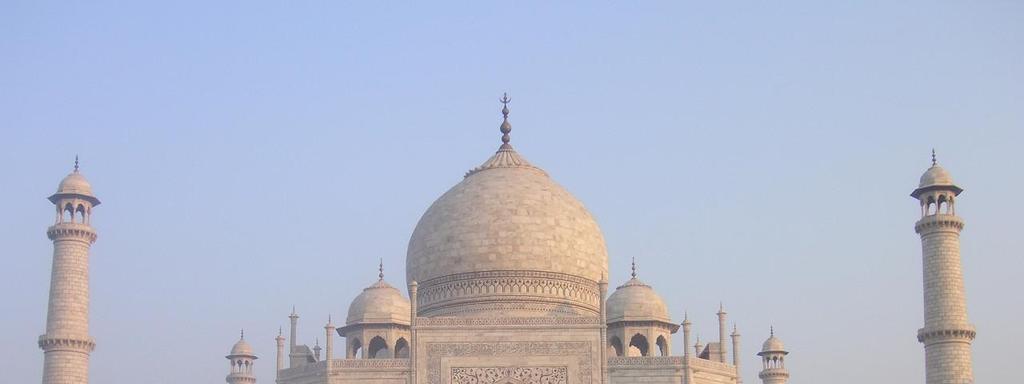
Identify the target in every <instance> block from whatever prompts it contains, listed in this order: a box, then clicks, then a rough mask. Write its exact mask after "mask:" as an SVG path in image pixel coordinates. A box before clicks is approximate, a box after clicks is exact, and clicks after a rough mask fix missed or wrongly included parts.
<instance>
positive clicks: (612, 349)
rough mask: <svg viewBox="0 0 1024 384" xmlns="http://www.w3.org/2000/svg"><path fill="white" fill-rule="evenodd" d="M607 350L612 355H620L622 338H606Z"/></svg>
mask: <svg viewBox="0 0 1024 384" xmlns="http://www.w3.org/2000/svg"><path fill="white" fill-rule="evenodd" d="M608 352H609V353H611V354H612V355H613V356H622V340H619V337H618V336H612V338H611V340H608Z"/></svg>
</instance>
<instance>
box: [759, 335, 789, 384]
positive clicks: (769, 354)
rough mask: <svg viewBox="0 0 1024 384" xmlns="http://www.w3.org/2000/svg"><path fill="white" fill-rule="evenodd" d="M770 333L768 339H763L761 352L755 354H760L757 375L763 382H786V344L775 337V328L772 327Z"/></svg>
mask: <svg viewBox="0 0 1024 384" xmlns="http://www.w3.org/2000/svg"><path fill="white" fill-rule="evenodd" d="M771 331H772V335H771V337H769V338H768V340H765V341H764V345H762V346H761V352H758V353H757V355H758V356H761V362H762V364H763V365H762V368H761V373H759V374H758V375H757V377H760V378H761V381H762V382H763V383H764V384H786V382H787V381H789V370H788V369H786V355H788V354H789V352H786V346H785V345H784V344H782V340H779V338H778V337H775V328H772V330H771Z"/></svg>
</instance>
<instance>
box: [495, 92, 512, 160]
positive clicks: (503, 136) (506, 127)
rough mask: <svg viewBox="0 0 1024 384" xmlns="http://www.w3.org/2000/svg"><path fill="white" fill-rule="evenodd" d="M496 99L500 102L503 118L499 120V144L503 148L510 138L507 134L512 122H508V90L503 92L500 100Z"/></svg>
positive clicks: (509, 99) (510, 129) (509, 100)
mask: <svg viewBox="0 0 1024 384" xmlns="http://www.w3.org/2000/svg"><path fill="white" fill-rule="evenodd" d="M498 101H500V102H501V104H502V106H501V115H502V116H504V119H503V120H502V122H501V143H502V144H501V146H502V148H504V147H506V146H508V145H509V143H508V142H509V141H511V140H512V138H511V137H509V135H508V134H509V133H510V132H512V124H511V123H509V122H508V112H509V110H508V103H510V102H512V99H511V98H510V97H508V92H505V94H504V95H502V97H501V100H498Z"/></svg>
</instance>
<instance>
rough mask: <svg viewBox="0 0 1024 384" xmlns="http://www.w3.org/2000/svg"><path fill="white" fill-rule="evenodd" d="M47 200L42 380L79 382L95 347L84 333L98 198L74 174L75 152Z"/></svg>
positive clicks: (86, 376)
mask: <svg viewBox="0 0 1024 384" xmlns="http://www.w3.org/2000/svg"><path fill="white" fill-rule="evenodd" d="M49 199H50V202H52V203H53V204H54V206H55V207H56V209H55V212H56V219H55V220H54V224H53V226H51V227H50V228H49V229H47V231H46V236H47V237H49V238H50V240H52V241H53V267H52V269H51V274H50V301H49V307H48V308H47V312H46V333H45V334H43V335H42V336H39V348H42V350H43V384H85V383H88V382H89V354H90V353H91V352H92V350H93V349H94V348H95V347H96V342H95V341H94V340H93V338H92V337H90V336H89V247H90V246H91V245H92V243H94V242H95V241H96V231H95V230H94V229H93V228H92V226H90V225H89V224H90V222H91V218H92V209H93V207H95V206H97V205H100V200H99V199H97V198H96V196H94V195H93V194H92V187H91V186H90V185H89V182H88V181H86V180H85V177H84V176H82V174H81V173H79V172H78V157H77V156H76V157H75V169H74V171H72V172H71V174H69V175H67V177H65V178H64V180H61V182H60V185H59V186H57V193H54V194H53V195H52V196H50V197H49Z"/></svg>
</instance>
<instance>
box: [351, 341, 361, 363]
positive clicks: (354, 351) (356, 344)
mask: <svg viewBox="0 0 1024 384" xmlns="http://www.w3.org/2000/svg"><path fill="white" fill-rule="evenodd" d="M362 349H363V342H362V341H359V338H353V339H352V343H350V344H349V347H348V350H349V356H351V358H353V359H358V358H360V356H359V352H362Z"/></svg>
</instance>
